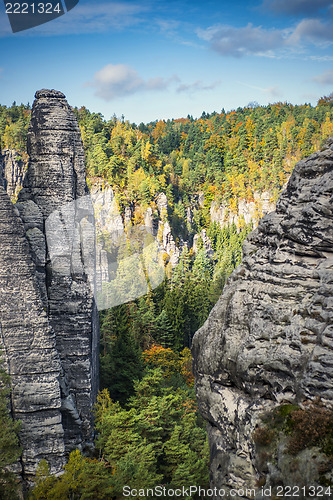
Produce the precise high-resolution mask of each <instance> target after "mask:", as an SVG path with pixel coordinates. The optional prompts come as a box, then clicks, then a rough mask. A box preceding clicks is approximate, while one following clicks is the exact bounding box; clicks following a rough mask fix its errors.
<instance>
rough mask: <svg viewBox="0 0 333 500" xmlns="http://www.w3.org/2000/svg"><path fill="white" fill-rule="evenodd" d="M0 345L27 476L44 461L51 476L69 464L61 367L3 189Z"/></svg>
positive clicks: (24, 245) (12, 209) (0, 205)
mask: <svg viewBox="0 0 333 500" xmlns="http://www.w3.org/2000/svg"><path fill="white" fill-rule="evenodd" d="M0 234H1V251H0V289H1V300H0V345H1V350H2V356H3V357H4V358H5V363H6V364H5V366H6V367H7V369H8V372H9V373H10V375H11V385H12V393H11V409H12V413H13V416H14V418H16V419H20V420H21V422H22V427H21V433H20V442H21V446H22V449H23V456H22V464H23V472H24V474H25V475H26V476H29V475H33V474H34V472H35V468H36V464H38V462H39V461H40V460H41V459H42V458H44V459H46V460H47V461H48V462H49V464H50V469H51V471H52V472H59V470H61V468H62V466H63V465H64V461H65V456H64V451H65V450H64V431H63V425H62V415H61V410H60V408H61V391H60V383H59V376H60V372H61V365H60V359H59V355H58V352H57V349H56V342H55V336H54V332H53V331H52V329H51V328H50V324H49V321H48V318H47V314H46V312H45V309H44V307H43V303H42V300H41V296H40V293H39V288H38V283H37V279H36V276H35V265H34V263H33V261H32V258H31V255H30V251H29V245H28V242H27V239H26V236H25V230H24V227H23V223H22V221H21V219H20V217H19V215H18V212H17V209H15V207H14V206H13V204H12V203H11V201H10V199H9V197H8V195H7V193H6V192H5V190H4V188H3V187H0Z"/></svg>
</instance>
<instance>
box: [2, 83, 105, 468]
mask: <svg viewBox="0 0 333 500" xmlns="http://www.w3.org/2000/svg"><path fill="white" fill-rule="evenodd" d="M35 97H36V100H35V102H34V104H33V108H32V115H31V124H30V127H29V131H28V154H29V157H30V160H29V165H28V170H27V173H26V176H25V179H24V186H23V188H22V190H21V191H20V193H19V197H18V202H17V203H16V205H15V208H14V207H12V206H11V205H10V202H9V200H8V199H7V202H6V201H5V197H4V196H2V202H3V206H6V210H7V212H8V211H10V210H12V212H13V213H14V214H15V219H14V218H13V217H11V219H10V220H11V225H12V228H13V231H14V232H15V231H16V232H20V233H19V237H20V238H21V240H22V242H21V243H20V244H21V246H22V248H23V247H24V249H25V250H24V251H25V252H26V255H25V256H23V255H22V252H21V254H20V253H19V252H17V251H16V246H17V244H18V243H17V244H16V246H15V244H14V240H15V236H14V233H13V237H12V240H11V242H10V243H8V244H6V243H5V241H6V240H1V244H0V246H1V255H2V254H3V253H4V252H6V259H7V260H6V262H7V268H6V270H5V271H4V269H5V268H4V267H3V266H2V267H1V272H2V279H1V286H2V289H3V298H2V299H1V307H2V308H3V309H2V314H1V317H0V322H1V327H2V343H3V348H4V354H5V358H6V361H7V363H8V368H9V373H10V375H11V376H12V383H13V393H12V394H13V395H12V399H13V410H14V414H15V415H16V413H17V412H18V410H17V408H21V407H22V405H23V407H24V408H28V409H29V411H30V412H31V418H30V420H29V419H28V420H26V421H23V426H22V433H21V434H22V443H23V448H24V450H25V453H26V454H32V455H34V456H35V459H34V460H33V459H32V460H31V461H30V462H31V463H30V462H29V466H28V465H27V464H28V462H27V459H25V457H24V456H23V467H24V472H25V471H26V470H27V467H28V468H29V473H31V474H32V473H33V471H34V469H35V468H36V465H37V463H38V461H39V460H38V459H40V458H46V459H47V460H48V461H49V462H50V463H51V465H52V464H53V465H54V466H53V470H54V471H56V472H59V471H60V470H61V465H62V462H63V460H64V450H65V451H66V452H68V451H69V450H70V449H72V448H73V447H80V448H84V447H85V446H89V445H90V444H91V443H92V438H93V431H92V409H93V404H94V402H95V401H96V396H97V389H98V313H97V309H96V306H95V302H94V282H93V281H94V265H95V233H94V217H93V208H92V204H91V200H90V197H89V196H87V195H88V189H87V185H86V179H85V170H84V152H83V146H82V141H81V136H80V129H79V126H78V123H77V120H76V117H75V115H74V113H73V112H72V111H71V109H70V107H69V105H68V104H67V101H66V99H65V96H64V95H63V94H62V93H61V92H58V91H54V90H45V89H44V90H41V91H38V92H37V93H36V95H35ZM6 203H7V205H6ZM8 213H9V212H8ZM18 214H19V215H18ZM19 216H20V217H19ZM6 217H7V215H5V214H4V216H3V219H4V220H6ZM1 234H2V233H1ZM4 234H6V228H4ZM5 245H6V246H5ZM21 260H22V263H23V262H25V261H27V262H28V261H29V270H30V276H28V273H27V272H23V271H21V267H22V266H20V265H19V264H17V272H16V271H15V272H14V276H12V275H11V276H9V274H8V273H9V269H10V266H12V267H13V268H15V266H16V262H17V261H18V262H19V261H21ZM22 265H23V264H22ZM27 266H28V264H27ZM15 269H16V268H15ZM29 280H30V282H31V288H32V287H34V288H33V289H34V294H32V292H29V293H28V292H27V293H26V292H25V288H26V287H27V286H28V285H27V284H28V282H29ZM8 283H11V287H12V288H9V290H12V295H15V293H16V295H17V300H16V301H15V300H13V301H11V296H10V294H9V292H7V291H6V290H7V287H8ZM16 303H18V304H21V306H20V307H17V309H16ZM33 304H35V305H33ZM21 309H23V310H24V311H25V314H26V317H23V319H22V315H21V314H20V311H21ZM35 309H37V310H38V314H39V316H38V318H39V319H38V321H37V316H36V315H37V312H36V313H34V310H35ZM8 310H9V311H11V314H10V317H9V319H10V318H11V320H12V326H11V324H10V321H9V319H8V318H7V316H6V311H8ZM6 318H7V319H6ZM36 325H38V327H37V326H36ZM10 328H12V329H10ZM23 328H25V329H26V336H25V337H24V336H21V335H20V336H19V337H20V341H19V342H18V341H17V337H18V333H17V332H20V330H21V329H23ZM39 330H41V333H39ZM43 339H45V340H43ZM11 350H12V355H11V356H12V360H11V358H10V352H11ZM21 351H22V356H21V354H20V353H21ZM18 359H19V360H20V366H19V368H16V362H14V360H18ZM49 359H50V361H48V360H49ZM32 361H35V362H32ZM51 361H52V362H51ZM17 365H18V362H17ZM32 365H35V366H34V369H35V370H37V371H35V372H31V370H32ZM39 365H41V366H39ZM49 365H50V366H49ZM16 370H17V371H16ZM30 372H31V376H30V375H29V376H30V379H29V380H30V382H31V387H28V384H27V383H26V382H25V378H24V377H26V376H27V375H26V374H30ZM48 372H50V375H48ZM21 375H22V377H23V378H22V379H20V376H21ZM47 377H48V378H49V383H46V382H45V379H47ZM20 384H21V385H22V384H25V389H24V391H23V390H22V391H17V390H16V385H17V386H18V387H20ZM23 392H25V395H23ZM35 400H36V402H35ZM47 401H48V402H47ZM49 407H50V408H52V409H53V411H54V415H53V421H51V419H50V418H49V417H47V418H49V422H50V424H51V423H52V426H57V427H56V428H57V431H54V432H55V433H56V435H57V439H58V442H57V444H54V443H53V442H52V440H51V439H49V438H48V432H47V431H45V430H44V427H45V425H46V424H44V421H45V419H46V417H44V413H45V412H46V411H48V408H49ZM52 426H51V425H50V426H49V428H50V429H51V427H52ZM50 432H51V430H50ZM29 434H30V435H31V436H32V435H33V434H36V435H38V439H39V441H38V442H39V445H40V448H39V449H38V450H37V451H34V450H33V448H34V445H33V439H32V440H31V441H29V438H28V437H27V439H26V441H25V440H24V439H25V438H24V436H25V435H26V436H29ZM36 439H37V438H36ZM58 454H59V456H61V457H62V458H61V459H60V460H58V461H57V460H56V459H55V458H54V459H52V456H53V455H55V456H56V455H58Z"/></svg>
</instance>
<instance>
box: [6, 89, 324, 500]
mask: <svg viewBox="0 0 333 500" xmlns="http://www.w3.org/2000/svg"><path fill="white" fill-rule="evenodd" d="M73 111H74V113H75V115H76V116H77V119H78V122H79V126H80V129H81V135H82V140H83V145H84V150H85V156H86V172H87V178H88V185H89V186H92V185H93V184H95V183H96V182H97V181H98V180H99V179H102V180H103V182H105V183H107V184H108V185H110V186H111V187H112V189H113V191H114V193H115V196H116V201H117V205H118V208H119V212H120V214H121V215H122V216H123V217H124V215H125V209H126V207H130V208H131V213H132V220H131V223H132V224H133V225H134V226H135V225H138V224H141V223H142V222H143V221H144V216H145V213H146V211H147V208H148V207H150V208H151V211H152V216H153V218H155V219H157V218H158V210H157V204H156V200H157V197H158V195H159V194H161V193H165V195H166V197H167V202H168V207H167V213H166V214H164V218H165V220H167V221H168V222H169V224H170V227H171V231H172V234H173V237H174V240H175V242H176V245H178V246H179V248H180V257H179V262H178V263H177V265H176V266H174V267H173V266H171V264H170V263H169V262H168V258H167V256H166V258H165V279H164V281H163V283H161V284H160V285H159V286H158V287H157V288H155V289H154V290H151V291H150V292H149V293H148V294H147V295H145V296H143V297H140V298H138V299H136V300H134V301H131V302H128V303H126V304H121V305H119V306H116V307H114V308H112V309H108V310H104V311H101V312H100V329H101V341H100V381H101V387H100V389H101V390H100V393H99V396H98V402H97V404H96V408H95V423H96V442H95V450H94V451H92V452H91V453H90V454H83V453H81V452H80V451H79V450H76V451H73V452H72V453H71V455H70V457H69V460H68V463H67V465H66V466H65V471H64V474H63V475H62V476H61V477H54V476H52V475H51V474H50V473H49V469H48V465H47V463H46V462H45V461H42V462H41V463H40V465H39V469H38V474H37V480H36V485H35V487H34V488H33V489H32V491H31V493H30V498H31V499H35V500H38V499H50V500H51V499H52V500H56V499H66V498H68V499H110V498H114V499H118V498H122V496H123V490H122V489H123V486H124V485H128V486H130V487H131V488H136V489H140V487H142V485H143V484H144V485H145V487H152V488H153V487H155V486H156V485H164V486H167V487H168V488H173V489H175V488H177V487H179V486H182V485H183V484H198V485H199V484H200V486H202V487H208V484H209V477H208V474H209V450H208V442H207V436H206V431H205V424H204V422H203V420H202V418H201V417H200V415H199V412H198V408H197V403H196V399H195V391H194V378H193V374H192V371H191V363H192V361H191V353H190V347H191V340H192V338H193V335H194V333H195V332H196V331H197V330H198V329H199V328H200V327H201V326H202V325H203V323H204V322H205V320H206V318H207V317H208V315H209V312H210V310H211V309H212V307H213V306H214V304H215V303H216V301H217V300H218V298H219V296H220V295H221V293H222V291H223V287H224V284H225V283H226V280H227V279H228V276H229V275H230V274H231V272H232V271H233V269H234V268H235V267H237V266H238V265H239V264H240V262H241V259H242V243H243V241H244V239H245V238H246V236H247V234H248V233H249V232H250V231H251V230H252V229H253V224H252V223H246V222H245V220H242V218H239V219H238V223H237V224H235V223H233V224H226V225H223V224H220V223H218V222H216V221H213V220H212V219H211V207H212V204H213V203H214V204H215V205H216V206H220V205H222V204H223V205H224V206H226V207H227V209H228V211H229V212H230V213H235V214H236V213H237V211H238V206H239V203H240V200H245V201H246V202H247V203H249V202H251V201H255V200H256V193H263V192H268V193H269V194H270V197H271V200H272V201H274V202H275V201H276V200H277V198H278V196H279V193H280V192H281V190H282V189H283V187H284V186H285V184H286V182H287V180H288V178H289V176H290V174H291V172H292V170H293V168H294V166H295V164H296V162H297V161H299V160H300V159H302V158H304V157H306V156H308V155H309V154H311V153H313V152H314V151H316V150H318V149H320V148H321V146H322V144H323V143H324V142H325V141H326V139H327V138H328V137H329V136H330V135H333V95H332V94H331V95H330V96H328V97H322V98H321V99H319V101H318V103H317V105H316V106H311V105H310V104H304V105H292V104H289V103H282V102H278V103H274V104H270V105H268V106H260V105H258V104H257V103H251V104H249V105H248V106H247V107H244V108H237V109H236V110H231V111H228V112H226V111H225V110H224V109H222V110H221V112H214V113H211V114H207V113H205V112H203V113H202V115H201V117H200V118H197V119H195V118H193V117H192V116H187V117H186V118H179V119H172V120H159V121H155V122H151V123H148V124H144V123H140V124H139V125H137V124H134V123H130V122H128V121H126V120H125V118H124V117H120V118H117V117H116V116H113V117H111V118H110V119H109V120H106V119H105V118H104V117H103V115H102V114H101V113H92V112H90V111H89V110H88V109H86V108H85V107H81V108H73ZM30 113H31V108H30V105H29V104H28V105H23V104H21V105H17V104H16V103H13V104H12V106H10V107H7V106H0V140H1V142H0V145H1V149H2V150H4V149H6V148H8V149H15V150H16V151H17V152H18V153H19V154H20V156H21V158H22V159H23V161H25V162H26V161H27V148H26V142H27V132H28V126H29V120H30ZM200 198H201V200H203V201H201V202H200V200H199V199H200ZM187 209H191V212H192V214H193V217H192V219H191V220H189V217H188V215H187ZM255 222H256V221H253V223H255ZM203 229H205V230H206V233H207V236H208V238H209V239H210V241H211V246H212V251H213V252H212V255H208V254H207V251H206V248H205V246H204V244H203V240H202V238H201V237H199V238H198V240H197V248H196V250H195V251H194V249H193V239H194V236H195V235H198V234H200V233H201V231H202V230H203ZM184 242H186V243H187V245H184V244H183V243H184ZM1 376H2V378H3V380H4V381H3V383H2V386H3V387H4V388H3V389H2V391H1V392H0V419H1V425H2V426H3V427H4V428H6V429H7V431H8V432H6V433H4V434H3V435H2V436H0V464H1V465H0V480H1V481H3V482H5V483H6V484H7V489H6V491H7V492H8V495H7V496H6V495H4V496H2V497H0V498H4V499H7V498H8V499H13V498H14V497H13V491H15V476H14V475H13V474H11V473H8V472H7V471H6V470H5V466H6V465H8V464H10V463H15V461H16V460H17V457H18V456H19V453H20V449H19V445H18V441H17V431H18V429H17V424H14V423H13V422H11V421H10V419H9V418H8V415H7V414H6V404H5V398H6V396H7V392H8V390H7V388H8V383H9V382H8V380H7V378H6V377H5V375H4V370H3V369H1ZM9 448H10V449H11V450H12V453H8V449H9ZM4 471H5V472H4ZM141 497H142V496H141Z"/></svg>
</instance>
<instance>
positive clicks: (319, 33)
mask: <svg viewBox="0 0 333 500" xmlns="http://www.w3.org/2000/svg"><path fill="white" fill-rule="evenodd" d="M305 41H308V42H311V43H314V44H315V45H318V44H319V45H322V44H324V45H330V44H331V43H332V42H333V23H332V22H331V21H328V22H323V21H321V20H320V19H303V20H302V21H300V22H299V23H298V25H297V26H296V28H295V30H294V31H293V33H292V34H291V36H290V38H289V42H290V43H302V42H305Z"/></svg>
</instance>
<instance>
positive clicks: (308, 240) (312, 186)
mask: <svg viewBox="0 0 333 500" xmlns="http://www.w3.org/2000/svg"><path fill="white" fill-rule="evenodd" d="M332 297H333V140H332V139H330V140H329V141H328V143H327V144H326V146H325V147H324V148H323V150H322V151H320V152H318V153H315V154H313V155H311V156H310V157H309V158H307V159H305V160H302V161H300V162H299V163H298V164H297V165H296V167H295V170H294V172H293V174H292V176H291V178H290V180H289V183H288V185H287V187H286V189H285V191H284V192H283V193H282V195H281V197H280V199H279V201H278V203H277V207H276V211H275V212H272V213H270V214H268V215H266V216H265V217H264V218H263V219H262V220H261V221H260V223H259V226H258V228H257V229H256V230H255V231H253V232H252V233H251V234H250V235H249V237H248V238H247V241H246V242H245V243H244V257H243V262H242V264H241V265H240V266H239V267H238V268H237V269H236V270H235V271H234V273H233V274H232V275H231V277H230V279H229V282H228V284H227V286H226V287H225V289H224V292H223V295H222V296H221V298H220V299H219V301H218V303H217V304H216V306H215V307H214V309H213V310H212V312H211V314H210V316H209V318H208V320H207V321H206V323H205V324H204V325H203V327H202V328H201V329H200V330H199V331H198V332H197V333H196V335H195V337H194V339H193V357H194V369H195V376H196V390H197V396H198V401H199V406H200V411H201V413H202V414H203V416H204V417H205V419H206V420H207V421H208V433H209V440H210V449H211V481H212V486H214V487H215V486H216V487H217V488H225V489H226V491H228V490H230V488H250V487H257V486H258V481H259V480H260V479H262V477H261V474H260V471H259V468H258V465H257V460H256V451H255V445H254V442H253V432H254V430H255V428H256V426H257V425H258V421H259V420H260V415H261V414H262V413H263V412H265V411H267V410H269V409H272V408H274V407H276V406H277V405H280V404H281V403H302V401H304V400H314V399H315V398H316V397H320V398H321V399H322V400H323V401H326V402H327V404H329V402H331V401H332V400H333V388H332V376H333V298H332ZM280 455H281V453H280ZM280 458H281V457H280ZM286 460H288V458H286V457H285V458H284V462H286ZM300 463H301V462H300ZM281 464H283V454H282V458H281V460H280V462H279V461H278V463H277V464H270V466H269V467H268V472H267V477H266V479H265V480H266V484H273V483H274V477H275V478H277V479H276V481H280V483H279V484H288V481H292V480H295V477H296V476H292V474H291V472H290V471H289V476H288V477H287V476H286V474H284V473H283V470H282V469H283V467H282V465H281ZM305 476H306V475H305V474H303V476H302V478H301V481H305ZM310 476H311V475H310ZM310 479H311V477H310ZM314 479H316V478H314V477H312V480H314ZM275 484H276V483H275ZM289 485H290V483H289ZM236 498H237V497H236ZM244 498H247V497H246V495H245V496H244ZM257 498H261V497H260V496H258V497H257Z"/></svg>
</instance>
